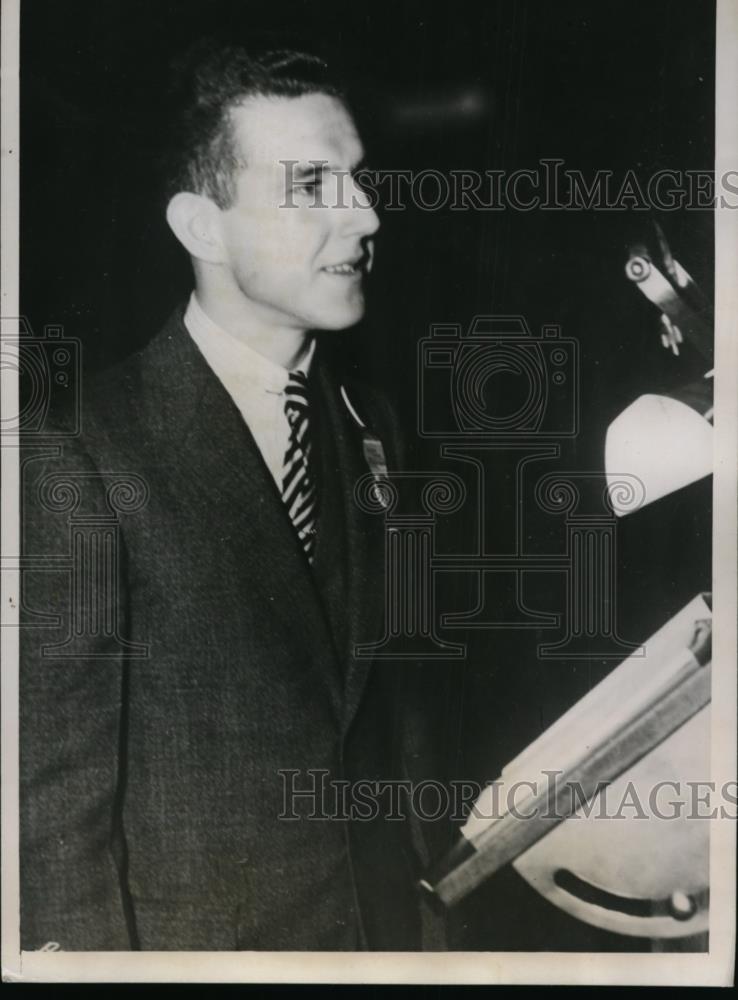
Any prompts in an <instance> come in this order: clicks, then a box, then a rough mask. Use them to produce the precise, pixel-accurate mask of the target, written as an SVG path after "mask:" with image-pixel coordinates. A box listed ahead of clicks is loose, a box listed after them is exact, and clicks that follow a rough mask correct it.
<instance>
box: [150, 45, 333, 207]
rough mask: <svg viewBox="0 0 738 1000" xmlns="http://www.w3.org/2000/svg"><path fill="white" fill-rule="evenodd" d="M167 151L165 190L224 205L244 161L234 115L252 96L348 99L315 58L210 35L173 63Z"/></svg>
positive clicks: (230, 200)
mask: <svg viewBox="0 0 738 1000" xmlns="http://www.w3.org/2000/svg"><path fill="white" fill-rule="evenodd" d="M171 69H172V73H171V78H170V79H171V82H170V92H169V100H168V105H169V107H168V109H167V120H168V128H167V133H168V135H167V138H166V149H165V152H164V164H163V167H164V189H165V190H164V195H165V197H166V199H167V201H168V200H169V199H170V198H171V197H172V196H173V195H175V194H177V193H178V192H179V191H193V192H195V193H197V194H205V195H207V196H208V197H209V198H212V199H213V201H214V202H215V203H216V204H217V205H219V206H220V207H221V208H228V207H229V206H230V205H231V204H232V203H233V199H234V198H235V175H236V171H237V169H238V167H239V166H242V165H243V163H242V159H241V158H240V156H239V153H238V150H237V149H236V146H235V142H234V135H233V128H232V122H231V112H232V110H233V109H234V108H236V107H238V106H239V105H240V104H241V103H242V102H243V101H245V100H247V99H248V98H249V97H301V96H303V95H304V94H316V93H318V94H328V95H330V96H332V97H337V98H339V99H340V100H342V101H344V103H345V102H346V95H345V92H344V91H343V89H342V88H341V87H339V86H338V84H337V82H336V81H334V80H332V79H331V77H330V72H329V68H328V64H327V63H326V62H325V61H324V60H323V59H321V58H320V57H319V56H317V55H312V54H310V53H307V52H298V51H292V50H289V49H269V50H266V51H262V52H251V51H249V50H247V49H246V48H245V47H242V46H240V45H232V44H222V43H219V42H217V41H214V40H212V39H208V40H206V41H203V42H200V43H198V44H197V45H195V46H193V47H191V48H190V49H188V50H187V51H186V52H185V53H184V54H183V55H181V56H180V57H179V58H177V59H176V60H175V61H174V62H173V63H172V66H171Z"/></svg>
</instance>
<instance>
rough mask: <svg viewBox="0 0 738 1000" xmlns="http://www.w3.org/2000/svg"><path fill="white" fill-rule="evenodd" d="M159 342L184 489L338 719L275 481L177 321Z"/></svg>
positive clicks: (324, 644)
mask: <svg viewBox="0 0 738 1000" xmlns="http://www.w3.org/2000/svg"><path fill="white" fill-rule="evenodd" d="M164 335H166V352H164V356H163V357H158V355H161V354H162V353H163V352H162V351H161V347H162V345H161V344H155V343H154V342H152V345H150V349H149V350H150V356H151V358H152V359H153V363H154V364H155V365H157V367H159V372H160V375H161V381H162V382H163V383H164V394H163V398H160V404H161V405H162V407H163V408H165V409H166V408H169V409H170V410H179V411H180V412H179V413H178V414H177V416H175V417H174V419H173V421H172V415H171V414H169V417H170V419H169V420H167V424H168V425H171V426H173V427H177V426H179V427H180V428H181V430H182V431H183V435H182V437H180V442H181V449H180V462H182V463H186V464H187V467H188V472H189V475H188V477H187V478H188V483H191V488H192V489H194V490H195V491H199V492H201V493H205V494H207V495H208V497H209V499H210V497H212V498H213V499H212V500H211V501H210V502H211V506H212V513H213V524H212V525H203V529H204V530H217V531H218V532H220V533H221V534H222V536H224V537H230V539H231V542H232V547H233V551H234V554H235V556H236V563H237V564H238V566H239V567H242V570H243V571H242V575H241V577H240V581H239V582H240V585H241V588H242V592H243V594H244V600H248V601H249V602H252V603H253V602H255V601H256V602H259V601H261V603H262V605H263V613H264V615H265V616H267V617H271V618H272V619H273V620H275V621H274V623H275V626H276V628H278V629H280V630H281V631H282V634H284V635H288V636H292V637H293V638H294V640H295V642H296V644H298V645H299V646H301V647H302V648H304V649H306V650H308V651H310V652H311V653H312V655H311V656H306V657H305V661H306V662H308V661H309V662H310V663H312V664H318V665H320V666H319V669H318V668H317V667H316V668H315V669H316V675H317V674H319V676H316V682H318V683H324V684H326V685H327V688H328V691H329V694H330V698H331V701H332V704H333V707H334V711H335V714H336V717H337V718H339V717H340V715H341V708H342V700H343V699H342V690H341V687H342V681H341V673H342V672H341V670H340V668H339V665H338V663H337V661H336V656H335V652H334V647H333V643H332V637H331V633H330V627H329V625H328V622H327V620H326V615H325V611H324V608H323V605H322V601H321V598H320V595H319V593H318V591H317V588H316V585H315V581H314V579H313V574H312V572H311V570H310V567H309V565H308V563H307V560H306V558H305V555H304V553H303V551H302V548H301V546H300V544H299V541H298V539H297V537H296V535H295V531H294V528H293V526H292V524H291V522H290V519H289V514H288V512H287V510H286V508H285V506H284V503H283V502H282V498H281V496H280V494H279V491H278V489H277V486H276V484H275V482H274V479H273V478H272V475H271V473H270V472H269V469H268V468H267V466H266V464H265V462H264V460H263V458H262V456H261V452H260V451H259V448H258V446H257V444H256V442H255V440H254V438H253V437H252V435H251V433H250V431H249V430H248V427H247V426H246V424H245V422H244V420H243V418H242V416H241V414H240V412H239V411H238V408H237V407H236V405H235V403H234V402H233V400H232V399H231V398H230V396H229V394H228V392H227V391H226V390H225V388H224V387H223V385H222V384H221V382H220V380H219V379H218V378H217V377H216V375H215V374H214V373H213V372H212V370H211V369H210V367H209V365H208V364H207V362H206V361H205V358H204V357H203V356H202V354H201V353H200V351H199V350H198V348H197V346H196V345H195V343H194V342H193V341H192V339H191V337H190V336H189V334H188V333H187V331H186V330H185V328H184V326H183V324H182V323H181V321H180V322H179V323H170V324H169V327H168V330H165V331H164V334H163V335H160V337H159V338H157V340H161V338H162V336H164ZM172 355H174V357H173V356H172ZM175 373H176V376H175ZM185 409H186V411H187V412H186V413H185V412H184V410H185Z"/></svg>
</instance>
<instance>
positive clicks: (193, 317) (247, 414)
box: [184, 292, 315, 492]
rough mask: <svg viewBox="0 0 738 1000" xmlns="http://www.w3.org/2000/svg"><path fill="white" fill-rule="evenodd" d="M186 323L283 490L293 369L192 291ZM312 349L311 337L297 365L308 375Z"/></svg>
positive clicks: (313, 345) (280, 488) (313, 350)
mask: <svg viewBox="0 0 738 1000" xmlns="http://www.w3.org/2000/svg"><path fill="white" fill-rule="evenodd" d="M184 324H185V327H186V328H187V331H188V333H189V334H190V336H191V337H192V339H193V340H194V341H195V343H196V344H197V346H198V348H199V349H200V352H201V353H202V354H203V356H204V357H205V360H206V361H207V363H208V364H209V365H210V367H211V368H212V369H213V371H214V372H215V374H216V375H217V376H218V378H219V379H220V381H221V382H222V383H223V386H224V387H225V389H226V390H227V392H228V394H229V396H230V397H231V399H232V400H233V402H234V403H235V404H236V406H237V407H238V409H239V412H240V413H241V416H242V417H243V419H244V420H245V421H246V424H247V426H248V428H249V430H250V431H251V433H252V435H253V437H254V440H255V441H256V444H257V446H258V448H259V451H260V452H261V454H262V457H263V458H264V461H265V462H266V465H267V467H268V468H269V471H270V472H271V474H272V476H273V477H274V481H275V482H276V484H277V486H278V488H279V490H280V492H281V490H282V468H283V465H284V456H285V454H286V452H287V446H288V444H289V438H290V425H289V421H288V420H287V415H286V413H285V410H284V390H285V387H286V385H287V380H288V378H289V371H288V370H287V369H286V368H283V367H282V365H279V364H276V363H275V362H274V361H270V360H269V358H265V357H264V355H263V354H259V353H258V352H257V351H255V350H254V349H253V348H251V347H249V346H248V345H247V344H245V343H244V342H243V341H242V340H239V339H238V338H237V337H234V336H233V334H230V333H228V332H227V331H226V330H224V329H223V328H222V327H220V326H218V324H217V323H215V322H214V321H213V320H212V319H210V317H209V316H207V315H206V314H205V313H204V312H203V310H202V307H201V306H200V303H199V302H198V301H197V298H196V297H195V293H194V292H193V293H192V295H191V296H190V301H189V303H188V305H187V311H186V312H185V315H184ZM314 353H315V341H314V340H313V341H312V343H311V344H310V347H309V349H308V352H307V354H306V355H305V357H304V358H303V360H302V361H301V362H300V363H299V365H298V366H297V367H298V368H299V369H300V371H303V372H304V373H305V374H306V375H307V374H308V372H309V371H310V365H311V362H312V360H313V354H314Z"/></svg>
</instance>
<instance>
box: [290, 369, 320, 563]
mask: <svg viewBox="0 0 738 1000" xmlns="http://www.w3.org/2000/svg"><path fill="white" fill-rule="evenodd" d="M284 393H285V402H284V411H285V414H286V416H287V420H288V422H289V425H290V439H289V443H288V445H287V451H286V453H285V456H284V464H283V467H282V499H283V500H284V503H285V506H286V507H287V510H288V511H289V515H290V519H291V521H292V523H293V525H294V527H295V531H296V532H297V537H298V538H299V539H300V542H301V543H302V547H303V548H304V550H305V553H306V554H307V556H308V559H309V560H310V561H311V562H312V558H313V550H314V549H315V523H316V518H317V507H318V503H317V501H318V494H317V492H316V488H315V480H314V478H313V475H312V473H311V470H310V453H311V451H312V447H313V446H312V441H311V439H310V415H309V405H308V383H307V378H306V376H305V374H304V372H301V371H299V370H298V371H294V372H290V377H289V381H288V382H287V385H286V387H285V390H284Z"/></svg>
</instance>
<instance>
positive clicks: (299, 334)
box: [195, 288, 310, 371]
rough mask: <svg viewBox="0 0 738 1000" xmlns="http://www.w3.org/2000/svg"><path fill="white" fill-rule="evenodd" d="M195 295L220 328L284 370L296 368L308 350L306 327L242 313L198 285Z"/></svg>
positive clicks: (308, 342) (202, 307)
mask: <svg viewBox="0 0 738 1000" xmlns="http://www.w3.org/2000/svg"><path fill="white" fill-rule="evenodd" d="M195 295H196V298H197V301H198V304H199V306H200V308H201V309H202V311H203V312H204V313H205V314H206V316H208V317H209V318H210V319H211V320H212V321H213V322H214V323H215V324H217V325H218V326H219V327H220V328H221V329H222V330H225V331H226V333H229V334H230V335H231V336H232V337H235V338H236V339H237V340H240V341H242V342H243V343H244V344H247V345H248V346H249V347H250V348H251V349H252V350H253V351H256V352H257V353H258V354H261V355H262V356H263V357H265V358H268V359H269V360H270V361H273V362H274V363H275V364H277V365H281V366H282V368H285V369H286V370H287V371H292V370H293V369H295V368H297V367H298V366H299V364H300V362H301V361H302V359H303V358H304V357H305V355H306V354H307V353H308V350H309V348H310V341H309V337H308V334H307V331H306V330H297V329H293V328H291V327H287V326H279V325H278V324H275V323H269V322H265V321H260V320H259V319H258V318H256V317H254V316H253V315H248V316H246V315H244V313H243V310H241V309H238V308H233V307H231V306H230V305H229V304H228V303H227V301H226V300H225V299H224V298H222V297H220V296H217V295H208V294H207V292H205V291H204V290H203V289H201V288H198V289H197V290H196V292H195Z"/></svg>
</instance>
